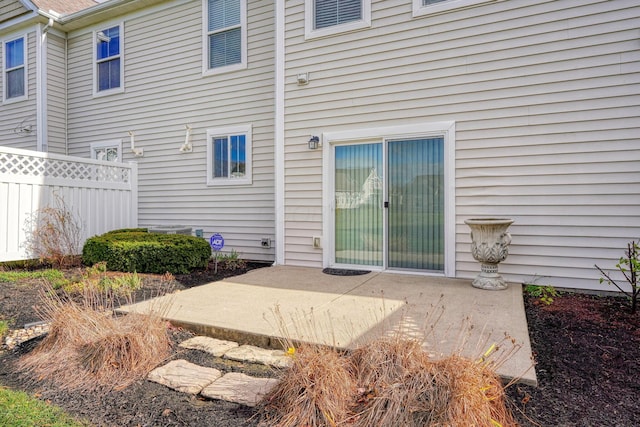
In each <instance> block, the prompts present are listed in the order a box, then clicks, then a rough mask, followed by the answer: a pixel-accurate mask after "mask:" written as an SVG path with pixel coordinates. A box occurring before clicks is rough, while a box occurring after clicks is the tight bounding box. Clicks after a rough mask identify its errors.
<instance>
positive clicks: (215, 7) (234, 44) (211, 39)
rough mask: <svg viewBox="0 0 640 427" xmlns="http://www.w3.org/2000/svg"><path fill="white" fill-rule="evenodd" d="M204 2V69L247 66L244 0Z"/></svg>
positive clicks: (224, 69)
mask: <svg viewBox="0 0 640 427" xmlns="http://www.w3.org/2000/svg"><path fill="white" fill-rule="evenodd" d="M205 2H206V3H205V6H206V13H205V17H206V22H205V29H206V34H205V37H206V40H205V43H203V45H204V46H206V52H205V54H204V58H205V61H206V63H205V72H206V71H209V72H214V73H219V72H226V71H232V70H236V69H241V68H246V63H247V60H246V39H247V37H246V19H247V18H246V15H247V13H246V0H205Z"/></svg>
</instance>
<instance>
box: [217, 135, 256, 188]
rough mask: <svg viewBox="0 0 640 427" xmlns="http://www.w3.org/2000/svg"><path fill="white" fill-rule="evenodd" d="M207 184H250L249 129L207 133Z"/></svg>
mask: <svg viewBox="0 0 640 427" xmlns="http://www.w3.org/2000/svg"><path fill="white" fill-rule="evenodd" d="M207 169H208V172H207V184H208V185H234V184H251V126H237V127H229V128H219V129H208V130H207Z"/></svg>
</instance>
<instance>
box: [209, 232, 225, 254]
mask: <svg viewBox="0 0 640 427" xmlns="http://www.w3.org/2000/svg"><path fill="white" fill-rule="evenodd" d="M209 244H210V245H211V249H213V250H214V251H216V252H218V251H219V250H220V249H222V248H223V247H224V238H223V237H222V234H219V233H215V234H213V235H212V236H211V238H210V239H209Z"/></svg>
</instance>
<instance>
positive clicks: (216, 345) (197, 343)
mask: <svg viewBox="0 0 640 427" xmlns="http://www.w3.org/2000/svg"><path fill="white" fill-rule="evenodd" d="M180 347H182V348H189V349H192V350H201V351H206V352H207V353H211V354H213V355H214V356H215V357H222V355H223V354H224V353H225V352H227V351H229V350H231V349H232V348H236V347H238V343H237V342H233V341H224V340H219V339H215V338H210V337H203V336H198V337H193V338H189V339H188V340H186V341H183V342H181V343H180Z"/></svg>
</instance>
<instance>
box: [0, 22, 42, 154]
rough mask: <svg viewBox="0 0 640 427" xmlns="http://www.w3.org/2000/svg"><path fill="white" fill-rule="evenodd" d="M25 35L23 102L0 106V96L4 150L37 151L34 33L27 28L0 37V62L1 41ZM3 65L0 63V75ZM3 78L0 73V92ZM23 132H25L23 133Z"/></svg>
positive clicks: (0, 53)
mask: <svg viewBox="0 0 640 427" xmlns="http://www.w3.org/2000/svg"><path fill="white" fill-rule="evenodd" d="M20 35H27V39H28V42H27V76H28V77H27V99H25V100H22V101H17V102H5V103H2V92H0V141H2V145H4V146H6V147H13V148H22V149H25V150H36V149H37V145H38V143H37V132H38V129H37V126H36V108H37V104H36V90H37V85H36V83H37V81H36V41H37V37H36V32H35V30H34V29H33V27H31V28H27V29H23V30H21V31H18V32H13V33H10V34H0V59H1V58H4V54H5V53H4V52H3V44H2V42H1V41H2V40H6V39H11V38H13V37H14V36H20ZM3 64H4V62H3V61H1V62H0V71H1V70H2V66H3ZM3 76H4V74H3V73H2V72H0V90H4V81H3ZM26 129H29V131H27V130H26Z"/></svg>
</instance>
